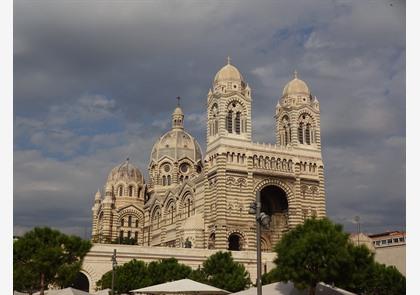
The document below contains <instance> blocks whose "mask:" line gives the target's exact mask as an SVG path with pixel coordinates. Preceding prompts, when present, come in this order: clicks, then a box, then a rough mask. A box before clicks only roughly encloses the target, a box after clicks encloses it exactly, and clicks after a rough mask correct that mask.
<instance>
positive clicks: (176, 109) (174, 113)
mask: <svg viewBox="0 0 420 295" xmlns="http://www.w3.org/2000/svg"><path fill="white" fill-rule="evenodd" d="M172 115H184V113H183V112H182V109H181V107H180V106H177V107H176V108H175V110H174V112H173V113H172Z"/></svg>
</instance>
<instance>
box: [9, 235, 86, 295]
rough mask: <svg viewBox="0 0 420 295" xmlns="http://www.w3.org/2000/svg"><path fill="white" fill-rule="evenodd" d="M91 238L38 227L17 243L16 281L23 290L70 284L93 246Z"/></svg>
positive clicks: (14, 248) (14, 255) (15, 257)
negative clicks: (83, 238)
mask: <svg viewBox="0 0 420 295" xmlns="http://www.w3.org/2000/svg"><path fill="white" fill-rule="evenodd" d="M91 246H92V244H91V243H90V241H84V240H82V239H81V238H79V237H76V236H68V235H65V234H63V233H61V232H59V231H58V230H53V229H51V228H48V227H43V228H39V227H35V228H34V229H33V230H31V231H29V232H27V233H26V234H25V235H24V236H23V237H22V238H20V239H19V240H17V241H16V242H14V244H13V284H14V286H15V289H16V290H18V291H23V292H30V293H31V292H33V291H34V290H40V295H43V294H44V290H45V288H46V287H47V286H48V285H49V284H55V285H57V286H59V287H67V286H69V285H70V284H71V283H72V282H73V280H74V279H75V278H76V276H77V274H78V272H79V271H80V268H81V266H82V260H83V257H84V256H85V255H86V254H87V252H88V251H89V250H90V248H91Z"/></svg>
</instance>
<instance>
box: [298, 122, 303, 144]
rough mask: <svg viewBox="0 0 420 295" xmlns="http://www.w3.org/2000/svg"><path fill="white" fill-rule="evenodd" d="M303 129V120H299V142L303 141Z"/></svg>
mask: <svg viewBox="0 0 420 295" xmlns="http://www.w3.org/2000/svg"><path fill="white" fill-rule="evenodd" d="M303 129H304V127H303V122H300V123H299V127H298V138H299V142H300V143H303Z"/></svg>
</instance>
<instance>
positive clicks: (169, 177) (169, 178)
mask: <svg viewBox="0 0 420 295" xmlns="http://www.w3.org/2000/svg"><path fill="white" fill-rule="evenodd" d="M168 185H171V176H170V175H168Z"/></svg>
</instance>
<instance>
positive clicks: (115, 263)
mask: <svg viewBox="0 0 420 295" xmlns="http://www.w3.org/2000/svg"><path fill="white" fill-rule="evenodd" d="M111 261H112V280H111V295H114V279H115V268H116V267H117V249H114V254H113V255H112V257H111Z"/></svg>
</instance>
